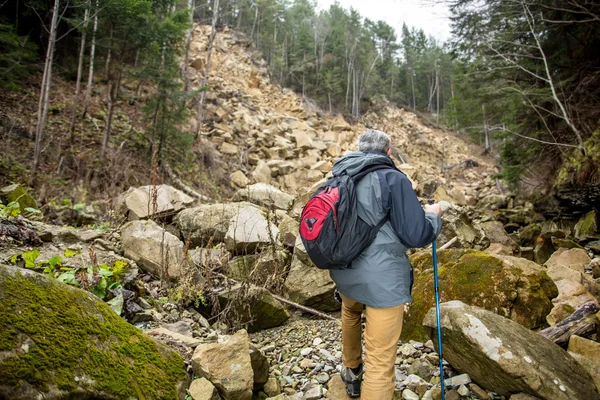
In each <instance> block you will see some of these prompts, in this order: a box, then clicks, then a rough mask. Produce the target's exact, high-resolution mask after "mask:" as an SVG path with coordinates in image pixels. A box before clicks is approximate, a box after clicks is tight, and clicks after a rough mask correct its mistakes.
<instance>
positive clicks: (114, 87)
mask: <svg viewBox="0 0 600 400" xmlns="http://www.w3.org/2000/svg"><path fill="white" fill-rule="evenodd" d="M109 67H110V65H109ZM122 76H123V70H119V76H118V78H117V82H116V83H113V81H112V79H109V80H108V110H107V112H106V126H105V129H104V137H103V138H102V150H101V151H100V158H104V155H105V154H106V149H107V148H108V139H109V138H110V134H111V130H112V119H113V115H114V112H115V102H116V101H117V98H118V94H119V86H121V78H122Z"/></svg>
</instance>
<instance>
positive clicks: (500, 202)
mask: <svg viewBox="0 0 600 400" xmlns="http://www.w3.org/2000/svg"><path fill="white" fill-rule="evenodd" d="M507 204H508V197H507V196H505V195H502V194H490V195H487V196H485V197H484V198H482V199H479V203H478V206H479V207H480V208H483V209H490V210H497V209H499V208H506V206H507Z"/></svg>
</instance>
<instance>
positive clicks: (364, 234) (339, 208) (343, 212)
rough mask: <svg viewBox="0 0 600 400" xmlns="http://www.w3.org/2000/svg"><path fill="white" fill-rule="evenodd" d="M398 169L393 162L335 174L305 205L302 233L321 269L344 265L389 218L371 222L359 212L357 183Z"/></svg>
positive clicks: (305, 245) (363, 247)
mask: <svg viewBox="0 0 600 400" xmlns="http://www.w3.org/2000/svg"><path fill="white" fill-rule="evenodd" d="M380 169H395V167H393V166H392V165H389V164H376V165H371V166H368V167H366V168H365V169H363V170H361V171H360V172H359V173H358V174H356V175H354V176H350V175H347V174H342V175H339V176H335V177H332V178H331V179H329V180H328V181H327V182H325V183H324V184H323V186H321V187H320V188H319V189H318V190H317V191H316V192H315V194H313V195H312V197H311V198H310V200H309V201H308V202H307V203H306V205H305V206H304V208H303V209H302V215H301V218H300V237H301V238H302V243H303V244H304V247H305V248H306V252H307V253H308V256H309V257H310V259H311V260H312V262H313V263H314V264H315V265H316V266H317V267H318V268H320V269H343V268H345V267H346V266H347V265H348V264H350V263H351V262H352V260H354V259H355V258H356V257H358V256H359V255H360V253H362V251H363V250H364V249H366V248H367V247H368V246H369V245H370V244H371V242H373V240H374V239H375V236H377V232H379V229H381V227H382V226H383V225H384V224H385V223H386V222H387V220H388V218H387V217H386V218H383V220H381V221H380V222H379V223H378V224H377V225H376V226H371V225H369V224H368V223H366V222H365V221H363V220H362V218H360V217H359V216H358V207H357V202H356V184H358V182H360V180H361V179H362V178H364V177H365V176H367V175H368V174H369V173H371V172H373V171H377V170H380Z"/></svg>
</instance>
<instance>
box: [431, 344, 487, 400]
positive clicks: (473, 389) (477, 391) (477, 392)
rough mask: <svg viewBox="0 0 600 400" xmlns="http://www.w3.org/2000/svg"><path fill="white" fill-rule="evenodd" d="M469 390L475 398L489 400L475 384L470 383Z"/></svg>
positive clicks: (484, 392)
mask: <svg viewBox="0 0 600 400" xmlns="http://www.w3.org/2000/svg"><path fill="white" fill-rule="evenodd" d="M442 346H443V345H442ZM469 389H470V390H471V392H473V394H474V395H475V397H477V398H478V399H479V400H490V396H489V395H488V393H487V392H486V391H485V390H483V389H482V388H480V387H479V386H478V385H476V384H475V383H470V384H469Z"/></svg>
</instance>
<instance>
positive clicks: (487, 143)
mask: <svg viewBox="0 0 600 400" xmlns="http://www.w3.org/2000/svg"><path fill="white" fill-rule="evenodd" d="M481 112H482V113H483V131H484V133H485V152H486V153H487V152H489V151H490V150H491V145H490V131H489V129H488V124H487V117H486V115H485V103H482V104H481Z"/></svg>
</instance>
